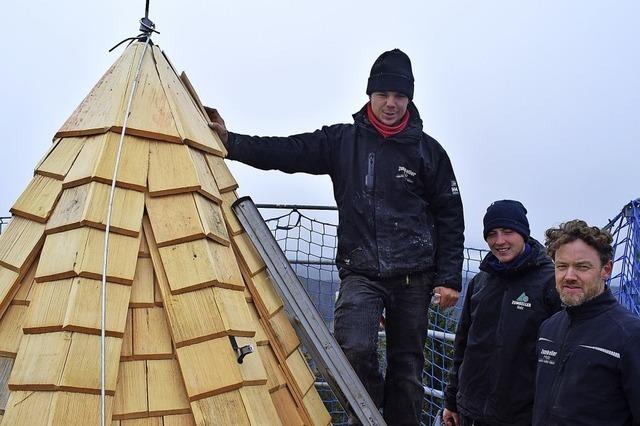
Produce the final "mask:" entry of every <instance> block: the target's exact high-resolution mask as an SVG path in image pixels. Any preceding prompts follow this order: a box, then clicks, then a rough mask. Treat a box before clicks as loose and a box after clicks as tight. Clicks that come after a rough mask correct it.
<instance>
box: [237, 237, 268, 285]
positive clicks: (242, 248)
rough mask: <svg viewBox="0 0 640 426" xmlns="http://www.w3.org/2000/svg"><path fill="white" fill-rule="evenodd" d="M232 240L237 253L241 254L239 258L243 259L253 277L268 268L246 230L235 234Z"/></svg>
mask: <svg viewBox="0 0 640 426" xmlns="http://www.w3.org/2000/svg"><path fill="white" fill-rule="evenodd" d="M232 240H233V245H234V248H235V249H236V253H238V254H239V255H238V258H239V259H240V260H241V261H242V263H243V265H244V266H245V267H246V268H247V270H248V271H249V273H250V274H251V276H252V277H253V276H255V275H257V274H258V273H259V272H261V271H264V270H265V269H266V267H267V266H266V265H265V263H264V261H263V260H262V258H261V257H260V255H259V254H258V252H257V251H256V248H255V247H254V246H253V244H252V243H251V240H250V239H249V236H248V235H247V233H246V232H243V233H242V234H240V235H234V236H233V237H232Z"/></svg>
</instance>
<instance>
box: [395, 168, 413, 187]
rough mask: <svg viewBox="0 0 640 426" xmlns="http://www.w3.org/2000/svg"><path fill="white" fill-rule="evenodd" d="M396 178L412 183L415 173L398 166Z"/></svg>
mask: <svg viewBox="0 0 640 426" xmlns="http://www.w3.org/2000/svg"><path fill="white" fill-rule="evenodd" d="M396 177H397V178H398V179H404V180H406V181H407V182H409V183H413V182H414V178H415V177H416V172H414V171H413V170H410V169H407V168H406V167H405V166H398V174H397V175H396Z"/></svg>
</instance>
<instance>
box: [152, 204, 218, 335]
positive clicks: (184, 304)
mask: <svg viewBox="0 0 640 426" xmlns="http://www.w3.org/2000/svg"><path fill="white" fill-rule="evenodd" d="M142 224H143V227H144V232H145V236H146V238H147V242H148V244H149V250H150V252H151V260H152V262H153V265H154V270H155V273H156V278H157V281H156V282H157V284H158V289H159V290H160V293H161V294H162V300H163V304H164V307H165V309H166V312H167V318H168V321H169V325H170V327H171V330H172V334H173V339H174V343H175V345H176V347H180V346H184V345H187V344H191V343H195V342H199V341H203V340H208V339H210V338H212V337H220V336H222V335H224V324H223V322H222V318H221V317H220V313H219V312H218V307H217V304H216V300H215V295H214V293H213V289H212V288H210V287H209V288H204V289H201V290H196V291H192V292H188V293H184V294H177V295H176V294H172V293H171V288H170V286H169V280H168V278H167V276H166V274H165V271H164V266H163V264H162V261H161V259H160V252H159V250H158V248H157V246H156V244H155V241H154V236H153V230H152V229H151V224H150V223H149V219H148V218H147V217H146V216H145V217H144V219H143V222H142Z"/></svg>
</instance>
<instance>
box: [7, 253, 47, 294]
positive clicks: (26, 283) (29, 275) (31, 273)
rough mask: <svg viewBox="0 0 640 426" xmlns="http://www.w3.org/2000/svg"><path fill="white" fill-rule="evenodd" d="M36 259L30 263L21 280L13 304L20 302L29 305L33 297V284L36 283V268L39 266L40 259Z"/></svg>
mask: <svg viewBox="0 0 640 426" xmlns="http://www.w3.org/2000/svg"><path fill="white" fill-rule="evenodd" d="M39 260H40V259H39V258H38V259H36V260H34V261H33V262H31V264H30V265H29V268H28V269H27V270H26V271H27V272H26V273H25V274H23V276H22V277H21V278H20V280H19V284H18V290H17V292H16V293H15V296H14V297H13V301H12V302H11V303H12V304H14V303H15V304H19V305H25V306H29V302H30V301H31V298H32V297H33V285H34V283H35V276H36V268H37V267H38V261H39Z"/></svg>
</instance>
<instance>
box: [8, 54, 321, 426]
mask: <svg viewBox="0 0 640 426" xmlns="http://www.w3.org/2000/svg"><path fill="white" fill-rule="evenodd" d="M138 71H139V78H138V80H137V81H138V86H137V88H136V89H135V90H136V91H135V92H134V96H133V97H132V98H131V99H132V101H131V104H130V114H129V116H128V120H127V121H126V128H125V135H124V137H123V140H122V149H121V150H119V146H120V141H121V135H120V133H121V131H122V128H123V127H124V126H125V113H126V111H127V107H128V105H129V98H130V93H131V90H133V87H134V86H135V85H134V84H133V82H134V79H135V77H136V75H138ZM119 151H120V155H118V153H119ZM224 155H225V149H224V146H223V145H222V143H221V142H220V140H219V139H218V137H217V136H216V135H215V133H213V132H212V131H211V130H210V129H209V127H208V126H207V119H206V118H205V115H204V113H203V110H202V106H201V105H200V103H199V100H198V98H197V96H196V95H195V93H194V92H193V90H192V89H191V86H190V85H189V84H188V81H187V80H186V78H185V77H184V75H183V77H182V78H180V77H179V76H178V75H177V73H176V72H175V70H174V68H173V67H172V65H171V64H170V62H169V61H168V60H167V58H166V57H165V55H164V53H163V52H162V51H161V50H160V49H159V48H158V47H157V46H153V45H151V44H149V45H146V44H145V43H142V42H135V43H133V44H131V45H130V46H129V47H128V48H127V49H126V50H125V52H124V53H123V54H122V56H121V57H120V58H119V59H118V60H117V61H116V62H115V64H114V65H113V66H112V67H111V68H110V69H109V70H108V71H107V73H106V74H105V75H104V76H103V77H102V79H101V80H100V81H99V82H98V83H97V84H96V86H95V87H94V88H93V90H92V91H91V92H90V93H89V95H88V96H87V97H86V98H85V99H84V101H83V102H82V103H81V104H80V105H79V106H78V108H77V109H76V110H75V112H74V113H73V114H72V116H71V117H70V118H69V119H68V120H67V122H66V123H65V124H64V125H63V126H62V128H61V129H60V130H59V131H58V133H57V134H56V135H55V138H54V143H53V146H52V147H51V149H50V150H49V152H48V153H47V154H46V155H45V156H44V158H43V160H42V161H41V162H40V164H38V165H37V167H36V169H35V175H34V178H33V180H32V181H31V183H30V184H29V185H28V187H27V188H26V190H25V191H24V193H23V194H22V195H21V196H20V198H19V199H18V200H17V201H16V203H15V204H14V206H13V207H12V209H11V212H12V214H13V219H12V220H11V222H10V224H9V225H8V226H7V227H6V229H5V230H4V232H3V233H2V235H1V236H0V422H3V424H10V425H29V426H31V425H37V424H50V425H63V424H64V425H88V424H99V421H100V417H101V408H100V399H101V397H100V394H101V377H100V371H101V369H100V360H101V292H102V275H103V273H102V272H103V256H104V241H105V232H106V228H107V211H108V205H109V198H110V192H111V183H112V179H113V175H114V165H115V163H116V159H117V158H119V168H118V172H117V177H116V179H115V181H116V183H115V192H114V196H113V210H112V211H113V213H112V216H111V223H110V230H109V257H108V262H107V265H106V327H105V334H106V339H105V340H106V345H105V347H104V354H105V355H104V359H105V366H106V378H105V391H106V395H107V396H106V402H107V404H106V419H107V424H112V425H122V426H125V425H137V424H140V425H142V424H144V425H152V424H153V425H165V426H168V425H191V424H201V425H204V424H215V425H226V424H233V425H245V424H246V425H249V424H251V425H257V424H264V425H276V424H293V425H298V424H309V425H311V424H313V425H326V424H328V423H329V422H330V417H329V415H328V413H327V411H326V410H325V408H324V405H323V404H322V401H321V400H320V398H319V396H318V394H317V392H316V390H315V387H314V386H313V382H314V376H313V374H312V373H311V371H310V370H309V368H308V366H307V364H306V361H305V359H304V358H303V356H302V354H301V352H300V350H299V345H300V343H299V341H298V338H297V336H296V334H295V332H294V331H293V328H292V327H291V324H290V323H289V320H288V318H287V316H286V314H285V312H284V310H283V304H282V301H281V300H280V298H279V297H278V295H277V294H276V292H275V291H274V288H273V285H272V283H271V282H270V278H269V276H268V274H267V271H266V269H265V264H264V262H263V261H262V259H261V258H260V256H259V255H258V253H257V252H256V250H255V248H254V247H253V245H252V244H251V242H250V240H249V239H248V237H247V235H246V234H245V233H244V231H243V229H242V227H241V226H240V224H239V223H238V221H237V219H236V218H235V216H234V213H233V212H232V210H231V208H230V207H231V204H232V203H233V202H234V201H235V200H236V198H237V196H236V193H235V189H236V188H237V184H236V182H235V180H234V178H233V176H232V175H231V174H230V173H229V170H228V169H227V167H226V166H225V164H224V161H223V156H224ZM234 340H235V342H236V343H237V345H238V346H240V347H242V346H244V345H248V344H251V345H252V346H253V347H254V348H255V351H254V352H253V353H251V354H249V355H247V356H246V357H245V358H244V361H243V362H242V363H239V362H238V359H237V358H238V354H237V353H236V351H235V349H234V346H233V341H234Z"/></svg>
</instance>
